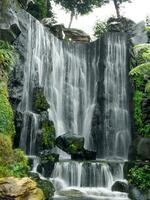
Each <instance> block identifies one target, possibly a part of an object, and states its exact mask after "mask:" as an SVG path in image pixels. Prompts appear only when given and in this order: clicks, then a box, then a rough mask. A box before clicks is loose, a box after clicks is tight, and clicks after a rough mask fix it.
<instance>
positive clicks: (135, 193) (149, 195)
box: [129, 185, 150, 200]
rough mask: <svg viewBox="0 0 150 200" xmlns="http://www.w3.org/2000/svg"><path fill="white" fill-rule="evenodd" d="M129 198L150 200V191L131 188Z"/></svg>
mask: <svg viewBox="0 0 150 200" xmlns="http://www.w3.org/2000/svg"><path fill="white" fill-rule="evenodd" d="M129 198H130V199H132V200H149V199H150V190H148V191H145V192H144V191H140V190H139V189H138V188H137V187H135V186H134V185H130V186H129Z"/></svg>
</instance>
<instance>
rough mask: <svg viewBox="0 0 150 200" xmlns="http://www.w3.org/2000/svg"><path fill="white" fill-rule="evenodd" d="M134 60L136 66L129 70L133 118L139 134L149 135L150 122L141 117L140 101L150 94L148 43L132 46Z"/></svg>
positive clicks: (149, 46)
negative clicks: (132, 86) (131, 83)
mask: <svg viewBox="0 0 150 200" xmlns="http://www.w3.org/2000/svg"><path fill="white" fill-rule="evenodd" d="M134 51H135V60H136V63H137V65H138V66H136V67H134V68H133V69H132V70H131V71H130V76H131V78H132V80H133V82H134V86H135V92H134V99H133V101H134V118H135V125H136V128H137V130H138V132H139V134H141V135H143V136H150V124H146V123H145V122H144V118H143V112H142V102H143V99H144V98H148V97H149V95H150V44H140V45H136V46H135V47H134Z"/></svg>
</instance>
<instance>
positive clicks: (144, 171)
mask: <svg viewBox="0 0 150 200" xmlns="http://www.w3.org/2000/svg"><path fill="white" fill-rule="evenodd" d="M128 177H129V182H130V183H132V184H134V185H136V186H137V187H138V188H139V189H141V190H143V191H147V190H149V189H150V181H149V180H150V165H148V164H147V165H144V166H135V167H133V168H131V169H130V170H129V174H128Z"/></svg>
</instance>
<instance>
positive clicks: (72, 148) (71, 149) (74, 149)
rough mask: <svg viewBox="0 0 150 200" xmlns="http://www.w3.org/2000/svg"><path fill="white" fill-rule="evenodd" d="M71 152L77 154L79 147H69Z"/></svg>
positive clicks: (71, 145)
mask: <svg viewBox="0 0 150 200" xmlns="http://www.w3.org/2000/svg"><path fill="white" fill-rule="evenodd" d="M68 149H69V151H70V152H72V153H77V151H78V146H76V145H75V144H70V145H69V147H68Z"/></svg>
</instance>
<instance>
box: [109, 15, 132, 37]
mask: <svg viewBox="0 0 150 200" xmlns="http://www.w3.org/2000/svg"><path fill="white" fill-rule="evenodd" d="M134 25H135V22H133V21H132V20H130V19H127V18H125V17H120V18H114V17H110V18H109V19H108V21H107V26H108V31H109V32H126V33H128V34H130V35H132V31H133V27H134Z"/></svg>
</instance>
